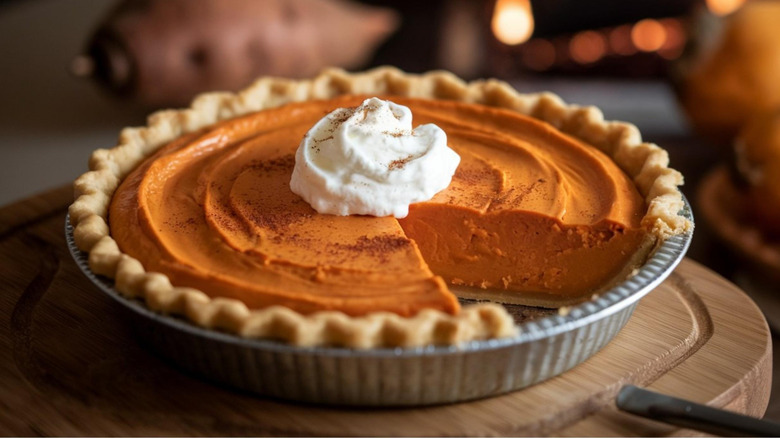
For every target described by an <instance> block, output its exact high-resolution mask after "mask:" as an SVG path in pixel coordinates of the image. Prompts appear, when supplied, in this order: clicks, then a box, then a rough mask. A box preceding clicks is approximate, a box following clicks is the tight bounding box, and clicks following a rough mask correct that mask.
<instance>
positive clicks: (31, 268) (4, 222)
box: [0, 187, 772, 436]
mask: <svg viewBox="0 0 780 438" xmlns="http://www.w3.org/2000/svg"><path fill="white" fill-rule="evenodd" d="M69 199H70V189H69V188H68V187H65V188H61V189H57V190H54V191H51V192H46V193H43V194H41V195H38V196H34V197H32V198H28V199H27V200H25V201H22V202H20V203H16V204H12V205H9V206H6V207H3V208H0V260H2V263H0V280H2V283H1V284H2V291H3V294H2V296H1V298H0V321H2V324H0V345H2V347H0V434H5V435H125V436H138V435H161V436H169V435H426V436H427V435H436V436H450V435H456V436H459V435H480V436H482V435H542V434H553V435H563V436H583V435H668V434H683V435H687V434H693V433H694V432H693V431H686V430H680V429H678V428H675V427H670V426H667V425H664V424H660V423H656V422H652V421H649V420H644V419H641V418H638V417H634V416H631V415H629V414H625V413H622V412H619V411H617V410H616V409H615V406H614V403H613V400H614V397H615V395H616V394H617V391H618V390H619V389H620V387H621V386H622V385H624V384H628V383H631V384H637V385H640V386H646V387H648V388H650V389H654V390H656V391H659V392H662V393H666V394H670V395H674V396H678V397H683V398H687V399H691V400H693V401H696V402H700V403H707V404H710V405H712V406H716V407H720V408H726V409H730V410H734V411H737V412H742V413H746V414H749V415H753V416H761V415H762V414H763V413H764V411H765V409H766V408H767V403H768V400H769V395H770V385H771V384H770V381H771V364H772V352H771V341H770V339H771V338H770V333H769V328H768V326H767V323H766V321H765V320H764V318H763V317H762V315H761V313H760V311H759V309H758V308H757V307H756V306H755V304H754V303H753V302H752V301H751V300H750V299H749V298H748V297H747V296H746V295H745V294H744V293H743V292H742V291H740V290H739V289H738V288H737V287H735V286H734V285H733V284H731V283H729V282H727V281H726V280H724V279H722V278H721V277H719V276H717V275H716V274H714V273H713V272H711V271H709V270H708V269H706V268H704V267H702V266H701V265H699V264H698V263H695V262H693V261H690V260H685V261H683V263H682V264H681V265H680V267H679V268H678V269H677V270H676V271H675V272H674V273H673V274H672V276H671V277H670V278H669V279H668V280H667V281H665V282H664V284H663V285H661V286H659V287H658V288H657V289H656V290H654V291H653V292H652V293H651V294H650V295H648V296H647V297H646V298H644V299H643V300H642V302H641V303H640V305H639V307H638V308H637V310H636V312H635V314H634V316H633V317H632V318H631V320H630V321H629V323H628V324H627V326H626V327H625V329H624V330H623V331H621V333H620V334H618V336H617V337H616V338H615V340H614V341H613V342H611V343H610V344H609V345H608V346H607V347H605V348H604V349H603V350H602V351H600V352H599V353H597V354H596V355H595V356H594V357H592V358H591V359H589V360H588V361H586V362H585V363H583V364H582V365H580V366H578V367H576V368H574V369H573V370H571V371H569V372H567V373H564V374H563V375H561V376H559V377H556V378H553V379H551V380H548V381H546V382H543V383H541V384H537V385H534V386H532V387H530V388H527V389H525V390H522V391H517V392H513V393H510V394H506V395H503V396H498V397H493V398H488V399H485V400H478V401H474V402H467V403H459V404H454V405H445V406H435V407H427V408H420V409H334V408H323V407H317V406H305V405H298V404H293V403H285V402H277V401H274V400H269V399H262V398H259V397H254V396H251V395H247V394H242V393H240V392H236V391H233V390H229V389H224V388H220V387H218V386H214V385H212V384H209V383H207V382H204V381H202V380H201V379H199V378H194V377H193V376H189V375H186V374H185V373H181V372H179V371H177V370H176V369H175V368H173V367H171V366H169V365H167V364H166V363H164V362H163V361H161V360H160V359H158V358H157V357H156V356H154V355H153V354H151V353H149V352H148V351H146V350H145V349H143V348H141V346H140V345H139V344H138V343H137V342H136V340H135V339H134V337H133V335H132V333H131V330H130V329H129V328H128V327H127V326H126V324H123V323H122V321H119V320H118V318H117V315H118V314H119V313H118V312H117V310H118V309H116V306H115V305H114V303H112V302H111V300H110V299H108V298H107V297H106V296H104V295H102V294H101V293H100V292H98V291H97V289H96V288H95V287H94V286H93V285H91V284H90V283H89V281H88V280H87V279H86V278H85V277H84V276H83V275H82V274H81V272H79V270H78V268H77V267H76V265H75V263H74V262H73V261H72V259H70V256H69V254H68V252H67V249H66V248H65V244H64V238H63V226H64V215H65V208H66V206H67V204H68V203H69Z"/></svg>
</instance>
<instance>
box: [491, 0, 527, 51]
mask: <svg viewBox="0 0 780 438" xmlns="http://www.w3.org/2000/svg"><path fill="white" fill-rule="evenodd" d="M491 28H492V29H493V34H494V35H495V36H496V38H497V39H498V40H499V41H501V42H502V43H504V44H508V45H517V44H520V43H523V42H525V41H528V39H529V38H531V35H532V34H533V33H534V17H533V14H532V13H531V3H530V0H497V1H496V6H495V10H494V11H493V19H492V20H491Z"/></svg>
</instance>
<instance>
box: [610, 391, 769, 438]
mask: <svg viewBox="0 0 780 438" xmlns="http://www.w3.org/2000/svg"><path fill="white" fill-rule="evenodd" d="M616 403H617V407H618V409H620V410H622V411H625V412H629V413H631V414H634V415H639V416H642V417H646V418H650V419H653V420H656V421H662V422H665V423H669V424H673V425H675V426H681V427H685V428H688V429H696V430H700V431H702V432H706V433H710V434H713V435H721V436H780V424H779V423H775V422H773V421H767V420H759V419H757V418H753V417H748V416H746V415H740V414H735V413H734V412H729V411H726V410H723V409H716V408H712V407H709V406H705V405H702V404H698V403H693V402H690V401H687V400H683V399H679V398H675V397H670V396H667V395H663V394H659V393H657V392H653V391H648V390H647V389H642V388H638V387H636V386H633V385H626V386H624V387H623V388H622V389H621V390H620V392H619V393H618V396H617V400H616Z"/></svg>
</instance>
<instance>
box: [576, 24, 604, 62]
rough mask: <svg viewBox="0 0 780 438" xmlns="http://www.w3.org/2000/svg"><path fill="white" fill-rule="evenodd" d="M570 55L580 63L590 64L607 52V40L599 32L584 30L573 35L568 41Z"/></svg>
mask: <svg viewBox="0 0 780 438" xmlns="http://www.w3.org/2000/svg"><path fill="white" fill-rule="evenodd" d="M569 52H570V53H571V57H572V58H573V59H574V60H575V61H577V62H578V63H580V64H590V63H593V62H596V61H598V60H599V59H601V58H602V57H603V56H604V54H606V53H607V41H606V38H604V35H602V34H601V33H599V32H596V31H595V30H586V31H583V32H579V33H578V34H576V35H574V37H573V38H572V39H571V42H570V43H569Z"/></svg>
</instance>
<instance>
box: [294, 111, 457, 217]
mask: <svg viewBox="0 0 780 438" xmlns="http://www.w3.org/2000/svg"><path fill="white" fill-rule="evenodd" d="M458 164H460V156H459V155H458V154H457V153H456V152H455V151H453V150H452V149H450V148H449V147H448V146H447V135H446V134H445V133H444V131H443V130H442V129H441V128H439V127H438V126H436V125H434V124H426V125H421V126H418V127H417V128H414V129H412V112H411V111H410V110H409V108H407V107H405V106H402V105H398V104H395V103H393V102H390V101H387V100H382V99H379V98H376V97H372V98H369V99H366V100H365V101H363V103H362V104H361V105H360V106H358V107H356V108H339V109H337V110H335V111H333V112H331V113H330V114H328V115H327V116H325V117H324V118H322V119H321V120H320V121H318V122H317V123H316V124H315V125H314V126H313V127H312V128H311V130H309V132H308V133H307V134H306V135H305V136H304V138H303V140H302V141H301V143H300V145H299V146H298V150H297V152H296V154H295V168H294V170H293V173H292V178H291V181H290V188H291V189H292V191H293V192H294V193H296V194H297V195H299V196H301V197H302V198H303V199H304V200H306V202H308V203H309V204H310V205H311V206H312V207H313V208H314V209H315V210H317V211H318V212H320V213H326V214H335V215H340V216H347V215H351V214H361V215H372V216H395V217H397V218H403V217H406V215H407V214H408V213H409V204H412V203H414V202H421V201H427V200H429V199H431V198H433V196H434V195H435V194H436V193H438V192H440V191H441V190H444V189H445V188H446V187H447V186H448V185H449V184H450V181H451V180H452V176H453V174H454V173H455V169H456V168H457V167H458Z"/></svg>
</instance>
